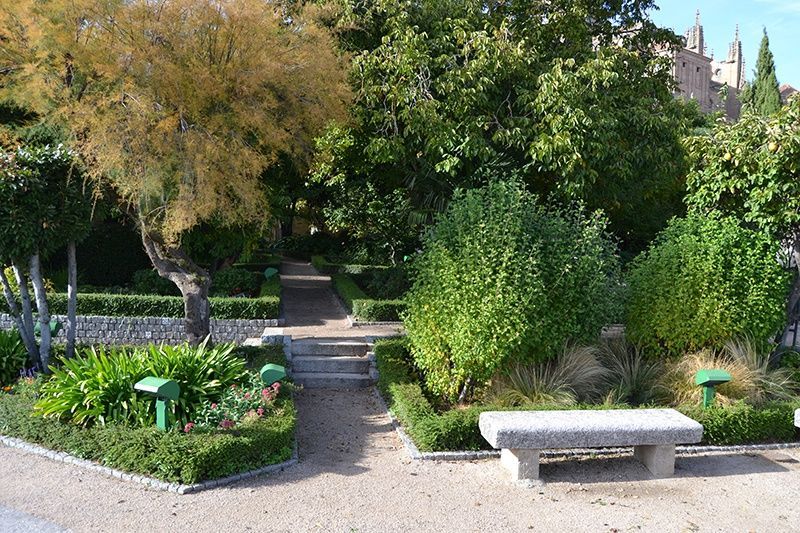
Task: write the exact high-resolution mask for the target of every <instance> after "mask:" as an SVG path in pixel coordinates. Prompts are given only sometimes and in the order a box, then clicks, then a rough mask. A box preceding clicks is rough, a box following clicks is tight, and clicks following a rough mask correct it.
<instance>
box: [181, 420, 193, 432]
mask: <svg viewBox="0 0 800 533" xmlns="http://www.w3.org/2000/svg"><path fill="white" fill-rule="evenodd" d="M192 428H194V422H188V423H187V424H186V425H185V426H183V432H184V433H189V432H190V431H191V430H192Z"/></svg>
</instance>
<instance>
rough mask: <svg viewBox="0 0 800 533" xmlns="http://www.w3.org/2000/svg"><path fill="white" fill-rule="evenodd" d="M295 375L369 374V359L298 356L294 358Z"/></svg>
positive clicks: (293, 369) (293, 368)
mask: <svg viewBox="0 0 800 533" xmlns="http://www.w3.org/2000/svg"><path fill="white" fill-rule="evenodd" d="M292 371H293V372H295V373H333V374H337V373H344V374H367V373H368V372H369V359H367V358H366V357H357V356H350V355H348V356H330V355H298V356H295V357H293V358H292Z"/></svg>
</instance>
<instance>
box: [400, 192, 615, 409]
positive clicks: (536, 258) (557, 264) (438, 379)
mask: <svg viewBox="0 0 800 533" xmlns="http://www.w3.org/2000/svg"><path fill="white" fill-rule="evenodd" d="M414 272H415V276H414V277H415V281H414V285H413V288H412V289H411V291H409V293H408V295H407V296H406V302H407V304H408V310H407V313H406V315H405V326H406V329H407V330H408V335H409V338H410V340H411V347H412V353H413V355H414V358H415V360H416V362H417V364H418V365H419V367H420V368H421V369H423V370H424V372H425V376H426V385H427V386H428V388H429V389H430V390H431V391H432V392H433V393H435V394H437V395H440V396H442V397H443V398H447V399H449V400H450V401H455V400H456V398H458V397H459V393H460V392H461V391H462V390H464V389H465V385H467V384H470V385H471V386H473V387H475V389H476V390H480V388H481V387H482V386H483V385H484V384H485V383H486V382H487V381H488V380H489V379H490V378H491V377H492V375H494V374H495V372H497V371H498V370H501V369H503V368H504V367H506V366H507V365H508V363H509V362H510V361H514V360H515V359H519V360H522V361H523V362H531V363H537V362H542V361H546V360H547V359H549V358H551V357H553V356H554V355H555V354H556V353H557V352H558V350H559V348H560V347H561V346H563V345H564V343H565V342H566V341H567V340H570V339H571V340H573V341H575V342H583V341H592V340H595V339H596V338H597V337H598V335H599V333H600V330H601V328H602V327H603V326H604V325H606V324H607V322H608V320H609V318H610V316H611V314H612V313H613V309H614V303H613V294H614V290H613V288H614V287H615V285H616V284H617V283H618V275H619V261H618V258H617V256H616V250H615V246H614V245H613V243H612V242H611V240H610V238H609V236H608V235H607V234H606V231H605V221H604V220H603V219H602V218H600V217H599V216H598V215H592V216H590V215H587V214H586V213H585V212H584V211H582V210H581V209H575V210H573V211H570V212H567V211H563V210H559V209H557V208H552V207H543V206H541V205H538V204H537V202H536V199H535V197H534V196H533V195H531V194H530V193H528V192H526V191H525V190H524V187H523V186H522V185H519V184H517V183H514V182H495V183H491V184H489V185H488V186H486V187H483V188H480V189H473V190H470V191H466V192H463V191H462V192H459V193H457V194H456V196H455V198H454V200H453V201H452V202H451V204H450V207H449V208H448V210H447V212H446V213H445V214H444V215H443V216H441V217H440V218H439V220H438V222H437V224H436V226H435V227H434V228H433V230H432V231H431V232H430V233H429V234H428V235H427V236H426V237H425V238H424V241H423V252H422V253H421V255H420V256H419V257H418V258H417V259H415V262H414Z"/></svg>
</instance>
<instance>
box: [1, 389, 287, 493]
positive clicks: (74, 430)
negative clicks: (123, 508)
mask: <svg viewBox="0 0 800 533" xmlns="http://www.w3.org/2000/svg"><path fill="white" fill-rule="evenodd" d="M38 387H39V383H38V382H32V383H31V382H28V381H23V382H21V383H20V384H18V385H17V386H16V387H15V391H14V394H6V395H0V433H2V434H4V435H9V436H12V437H17V438H20V439H23V440H26V441H28V442H34V443H37V444H39V445H41V446H44V447H46V448H49V449H52V450H57V451H64V452H67V453H70V454H72V455H75V456H78V457H81V458H84V459H90V460H93V461H99V462H100V463H102V464H104V465H106V466H109V467H111V468H118V469H120V470H124V471H127V472H132V473H136V474H142V475H147V476H153V477H156V478H158V479H161V480H164V481H169V482H175V483H186V484H190V483H197V482H199V481H204V480H208V479H217V478H220V477H225V476H230V475H233V474H237V473H240V472H243V471H247V470H252V469H254V468H259V467H262V466H265V465H269V464H274V463H279V462H281V461H285V460H288V459H289V458H290V457H291V453H292V447H293V442H294V429H295V424H296V411H295V408H294V404H293V402H292V399H291V397H290V395H289V394H288V393H281V395H280V397H279V398H277V399H276V400H275V404H274V409H273V410H271V412H270V413H269V416H268V417H263V418H258V419H249V420H247V421H246V422H243V423H242V424H239V425H237V426H236V427H235V428H234V429H232V430H216V431H192V432H189V433H184V432H183V431H180V430H172V431H168V432H161V431H159V430H158V429H156V428H155V427H144V428H133V427H130V426H126V425H119V424H107V425H96V426H91V427H88V428H87V427H82V426H76V425H74V424H69V423H65V422H62V421H60V420H56V419H52V418H42V417H39V416H33V413H34V403H35V401H36V396H37V394H38Z"/></svg>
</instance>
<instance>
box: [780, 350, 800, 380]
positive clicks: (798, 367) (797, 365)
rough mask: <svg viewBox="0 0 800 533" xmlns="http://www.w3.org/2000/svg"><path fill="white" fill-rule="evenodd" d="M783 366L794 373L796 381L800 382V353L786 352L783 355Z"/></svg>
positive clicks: (793, 377) (793, 376)
mask: <svg viewBox="0 0 800 533" xmlns="http://www.w3.org/2000/svg"><path fill="white" fill-rule="evenodd" d="M781 368H785V369H786V370H788V371H789V372H790V373H791V374H792V379H793V380H794V381H795V383H800V353H797V352H786V353H784V354H782V355H781Z"/></svg>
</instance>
